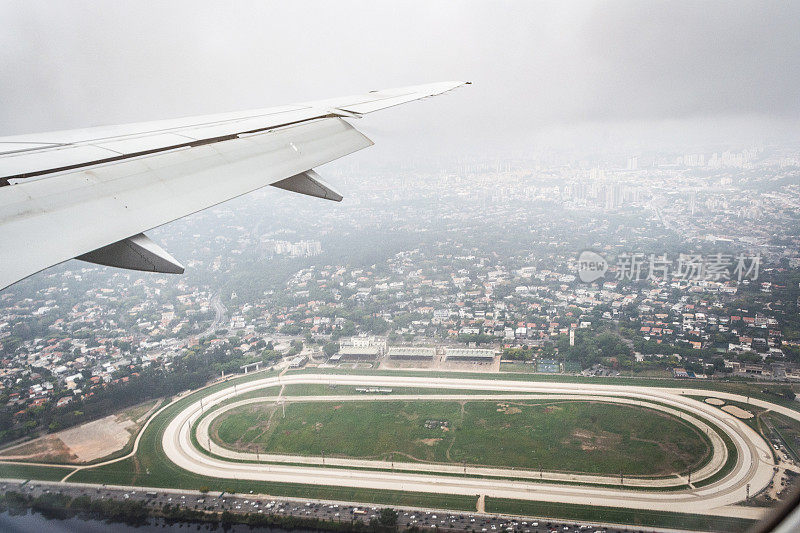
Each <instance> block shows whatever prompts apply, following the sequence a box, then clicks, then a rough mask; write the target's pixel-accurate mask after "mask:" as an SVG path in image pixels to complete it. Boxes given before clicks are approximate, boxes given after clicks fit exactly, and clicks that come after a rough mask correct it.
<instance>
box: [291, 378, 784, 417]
mask: <svg viewBox="0 0 800 533" xmlns="http://www.w3.org/2000/svg"><path fill="white" fill-rule="evenodd" d="M289 372H290V373H292V374H364V375H370V376H392V375H394V376H417V377H439V378H456V379H463V378H467V379H500V380H507V381H534V382H536V381H539V382H557V383H593V384H601V385H640V386H645V387H671V388H684V389H709V390H718V391H722V392H730V393H734V394H742V395H745V396H750V397H751V398H759V399H761V400H765V401H768V402H772V403H775V404H778V405H783V406H785V407H789V408H791V409H794V410H797V411H800V402H796V401H794V400H790V399H788V398H786V397H783V396H780V395H779V394H778V392H779V391H780V389H782V388H784V387H786V386H787V385H789V384H787V383H765V382H758V381H754V380H745V379H726V380H711V379H708V380H701V379H674V378H673V379H662V378H653V377H624V376H620V377H614V378H611V377H602V378H597V377H586V376H576V375H570V374H534V373H530V372H495V373H491V372H486V373H484V372H480V373H478V372H442V371H433V372H427V371H425V372H423V371H414V370H383V369H381V370H371V369H359V370H358V371H353V370H349V369H339V368H325V369H320V368H314V367H311V368H301V369H296V370H290V371H289ZM795 387H797V386H796V385H795ZM798 392H800V391H798Z"/></svg>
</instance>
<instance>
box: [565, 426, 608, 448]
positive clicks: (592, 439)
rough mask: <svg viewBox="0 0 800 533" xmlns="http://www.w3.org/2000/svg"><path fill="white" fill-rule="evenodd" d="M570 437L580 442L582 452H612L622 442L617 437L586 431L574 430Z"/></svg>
mask: <svg viewBox="0 0 800 533" xmlns="http://www.w3.org/2000/svg"><path fill="white" fill-rule="evenodd" d="M572 436H573V437H575V438H576V439H578V440H579V441H580V443H581V450H583V451H596V450H613V449H615V448H616V447H617V446H619V444H620V442H621V441H622V437H620V436H619V435H614V434H612V433H594V432H593V431H589V430H587V429H576V430H575V431H573V432H572ZM565 444H566V443H565Z"/></svg>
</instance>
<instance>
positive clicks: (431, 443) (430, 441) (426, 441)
mask: <svg viewBox="0 0 800 533" xmlns="http://www.w3.org/2000/svg"><path fill="white" fill-rule="evenodd" d="M415 442H419V443H420V444H424V445H425V446H436V445H437V444H439V443H440V442H442V439H441V438H438V439H417V440H416V441H415Z"/></svg>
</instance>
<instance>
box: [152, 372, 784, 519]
mask: <svg viewBox="0 0 800 533" xmlns="http://www.w3.org/2000/svg"><path fill="white" fill-rule="evenodd" d="M294 383H312V384H336V385H358V386H390V387H426V388H436V389H441V390H443V391H444V390H447V389H462V390H481V391H487V392H486V394H488V393H489V392H490V391H491V392H499V393H502V394H504V395H506V396H504V397H513V396H508V395H509V394H512V395H513V394H518V395H527V396H526V397H532V396H530V395H536V394H537V393H538V394H539V395H542V394H546V395H549V396H548V397H552V395H561V396H564V397H565V398H569V397H578V398H582V399H583V398H591V399H603V400H605V401H615V402H619V403H630V402H639V403H641V402H645V404H647V406H648V407H650V408H656V404H653V403H652V402H657V403H658V404H663V406H658V407H659V408H660V409H661V410H664V409H665V408H670V407H671V408H680V409H682V410H685V411H687V412H688V413H690V417H691V419H690V417H689V416H687V415H685V414H684V415H683V417H684V419H685V420H687V421H689V422H690V423H692V424H695V425H697V426H698V428H700V429H701V430H703V431H705V429H703V428H704V427H706V428H707V427H708V426H707V425H706V424H705V423H704V422H703V419H707V420H711V421H713V423H714V424H716V425H717V426H718V427H719V428H720V429H721V430H722V431H724V432H725V433H726V434H727V435H728V436H729V437H730V439H731V440H732V442H733V443H734V445H735V446H736V449H737V452H738V461H737V464H736V465H735V466H734V468H733V469H732V470H731V471H730V472H729V473H728V474H727V475H725V476H724V477H723V478H722V479H718V480H716V481H714V482H712V483H709V484H707V485H705V486H703V487H696V488H693V489H685V490H670V491H662V492H658V491H656V490H653V491H648V490H642V489H641V488H639V489H637V490H631V489H626V488H624V487H618V488H616V487H600V486H591V484H590V483H591V482H592V480H588V479H587V480H581V481H585V482H587V483H589V484H587V485H565V484H560V483H558V481H564V480H562V479H558V478H554V477H553V476H554V475H555V474H556V473H548V477H547V478H543V480H541V481H534V480H531V479H524V477H525V474H524V473H523V475H519V473H517V475H516V476H515V477H517V478H518V479H482V478H479V477H459V476H455V475H453V473H451V472H448V471H447V470H446V469H442V468H441V466H444V465H441V466H439V467H434V468H438V469H439V470H437V471H435V472H434V471H432V470H433V469H432V468H431V465H425V466H426V468H425V473H422V472H419V473H418V472H411V471H405V470H408V469H412V468H418V467H409V464H410V463H404V464H403V470H404V471H394V472H385V471H369V470H361V469H359V470H356V469H348V468H346V467H342V468H331V467H330V466H331V465H329V464H328V463H327V461H328V459H326V466H321V465H319V464H318V465H314V464H308V465H297V464H295V465H287V464H276V463H270V464H264V463H261V464H247V463H240V462H234V461H231V460H226V459H225V458H217V457H211V456H209V455H207V454H206V453H204V452H203V451H201V450H199V449H197V448H196V447H195V446H194V445H193V444H192V442H191V428H192V425H193V423H194V422H195V421H196V420H197V419H198V417H200V416H201V414H202V413H203V412H204V410H205V409H209V408H210V407H212V406H214V405H216V404H218V403H220V402H223V401H225V400H227V399H230V398H233V397H235V396H236V395H238V394H243V393H246V392H248V391H252V390H256V389H260V388H264V387H269V386H274V385H287V384H294ZM687 394H692V395H703V394H706V395H708V396H714V397H722V398H726V399H730V400H740V401H743V400H744V398H741V399H740V398H737V397H736V396H737V395H729V394H723V393H718V392H716V391H698V390H695V389H687V390H679V389H669V388H650V387H639V386H622V385H604V384H586V383H576V384H569V383H552V382H525V381H501V380H482V379H456V378H434V379H432V378H430V377H424V376H412V377H401V376H369V375H361V376H359V375H334V374H289V375H284V376H274V377H269V378H263V379H259V380H255V381H251V382H248V383H243V384H238V385H237V387H236V391H235V392H234V387H233V386H231V387H229V388H226V389H223V390H221V391H218V392H216V393H214V394H212V395H210V396H207V397H205V398H204V399H203V401H202V405H201V402H200V401H198V402H195V403H193V404H191V405H189V406H187V407H186V408H185V409H184V410H183V411H181V412H180V413H179V414H178V415H177V416H176V417H175V418H174V419H173V420H172V421H171V422H170V424H169V425H168V426H167V428H166V430H165V432H164V435H163V440H162V445H163V448H164V452H165V453H166V455H167V456H168V457H169V458H170V460H172V461H173V462H174V463H176V464H177V465H179V466H180V467H182V468H184V469H186V470H189V471H191V472H195V473H197V474H201V475H207V476H213V477H219V478H231V477H236V478H237V479H253V480H260V481H280V482H294V483H305V484H314V485H330V486H347V487H361V488H365V487H368V488H373V489H389V490H402V491H415V492H434V493H448V494H462V495H474V496H476V497H477V496H478V495H485V496H489V497H496V498H513V499H522V500H536V501H548V502H561V503H574V504H588V505H600V506H612V507H627V508H633V509H645V510H662V511H677V512H687V513H696V514H710V515H724V516H734V517H739V518H760V517H762V516H763V515H764V513H765V512H766V511H765V510H764V509H761V508H755V507H744V506H736V505H735V504H737V503H739V502H742V501H744V500H745V499H746V498H747V494H748V485H749V493H750V494H756V493H758V492H759V491H761V490H763V489H764V488H766V487H767V486H768V485H769V483H770V481H771V480H772V476H773V468H774V466H775V465H774V463H773V456H772V452H771V450H770V448H769V445H768V444H767V443H766V442H764V440H763V439H762V438H761V437H760V436H759V435H758V434H757V433H756V432H755V431H753V430H752V429H751V428H750V427H749V426H747V425H746V424H745V423H743V422H742V421H740V420H738V419H736V418H734V417H733V416H731V415H729V414H727V413H725V412H724V411H721V410H720V409H718V408H716V407H714V406H712V405H709V404H706V403H705V402H701V401H697V400H694V399H691V398H687V397H686V396H685V395H687ZM412 397H413V398H416V397H417V396H412ZM419 397H424V398H425V399H431V398H432V396H431V395H424V396H422V395H420V396H419ZM443 397H446V398H456V397H458V398H464V397H466V398H468V399H476V398H479V396H476V395H474V394H469V395H466V396H465V395H445V396H443ZM331 398H335V399H336V401H346V400H362V401H363V400H369V399H371V400H374V401H380V400H383V401H386V400H389V399H402V396H398V395H393V396H391V397H389V398H387V397H386V396H380V397H374V398H368V397H365V396H347V397H345V396H335V397H334V396H329V397H328V400H330V399H331ZM296 400H297V397H293V398H292V401H296ZM305 400H306V401H321V400H322V401H325V398H320V397H313V398H312V397H307V398H305ZM262 401H263V400H262ZM751 403H755V402H754V401H752V400H751ZM763 403H767V402H763ZM768 405H769V408H773V409H775V410H777V411H779V412H783V409H779V406H773V405H772V404H768ZM785 410H786V411H788V412H787V413H785V414H787V415H788V416H792V417H793V418H797V419H800V413H797V412H795V411H792V410H789V409H785ZM205 431H207V426H206V429H205ZM708 434H709V436H711V437H712V442H714V443H715V445H714V457H713V458H712V460H711V462H709V463H708V464H707V465H706V466H705V467H704V468H705V469H706V470H705V471H698V472H697V473H696V474H693V482H694V481H695V480H700V479H702V478H703V477H708V476H709V475H713V472H715V471H717V470H718V469H719V467H720V460H721V456H720V455H719V454H720V453H727V452H722V450H723V448H724V447H722V448H721V447H720V445H719V441H718V440H716V439H719V436H717V437H716V439H715V438H714V436H713V435H714V434H715V432H714V431H710V432H709V433H708ZM218 451H219V450H217V449H214V452H215V453H217V452H218ZM231 453H237V452H231ZM253 459H255V458H254V457H253ZM293 459H294V460H293V462H294V463H297V462H300V461H298V460H297V459H298V458H296V457H295V458H293ZM306 459H308V458H306ZM304 461H305V459H304ZM320 461H321V458H320ZM722 464H724V461H723V462H722ZM337 466H338V465H337ZM343 466H346V465H343ZM474 468H477V467H474ZM701 470H702V469H701ZM468 473H469V472H468ZM472 473H474V474H478V475H494V473H490V472H472ZM437 474H438V475H437ZM442 474H445V475H442ZM446 474H449V475H446ZM695 475H700V477H697V478H695V477H694V476H695ZM647 481H651V482H652V481H654V480H646V479H642V478H639V481H637V483H643V484H641V485H640V487H644V486H647V483H646V482H647ZM617 482H618V480H617ZM625 482H627V483H631V484H632V483H633V481H632V480H627V479H626V480H625ZM595 483H597V481H595ZM659 483H661V482H659ZM652 487H653V488H654V489H655V488H657V485H652Z"/></svg>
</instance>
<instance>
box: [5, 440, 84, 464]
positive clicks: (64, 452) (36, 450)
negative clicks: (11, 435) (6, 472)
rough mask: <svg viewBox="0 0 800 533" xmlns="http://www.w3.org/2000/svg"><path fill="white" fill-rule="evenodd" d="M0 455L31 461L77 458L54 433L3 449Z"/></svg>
mask: <svg viewBox="0 0 800 533" xmlns="http://www.w3.org/2000/svg"><path fill="white" fill-rule="evenodd" d="M0 457H2V458H3V459H17V460H25V461H33V462H38V461H44V462H48V461H58V462H73V461H76V460H77V459H78V457H77V456H76V455H74V454H72V453H71V452H70V449H69V448H67V445H66V444H64V442H63V441H62V440H61V439H59V438H58V437H56V436H54V435H47V436H46V437H40V438H38V439H35V440H32V441H30V442H26V443H25V444H20V445H19V446H14V447H13V448H8V449H6V450H3V451H2V452H0Z"/></svg>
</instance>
